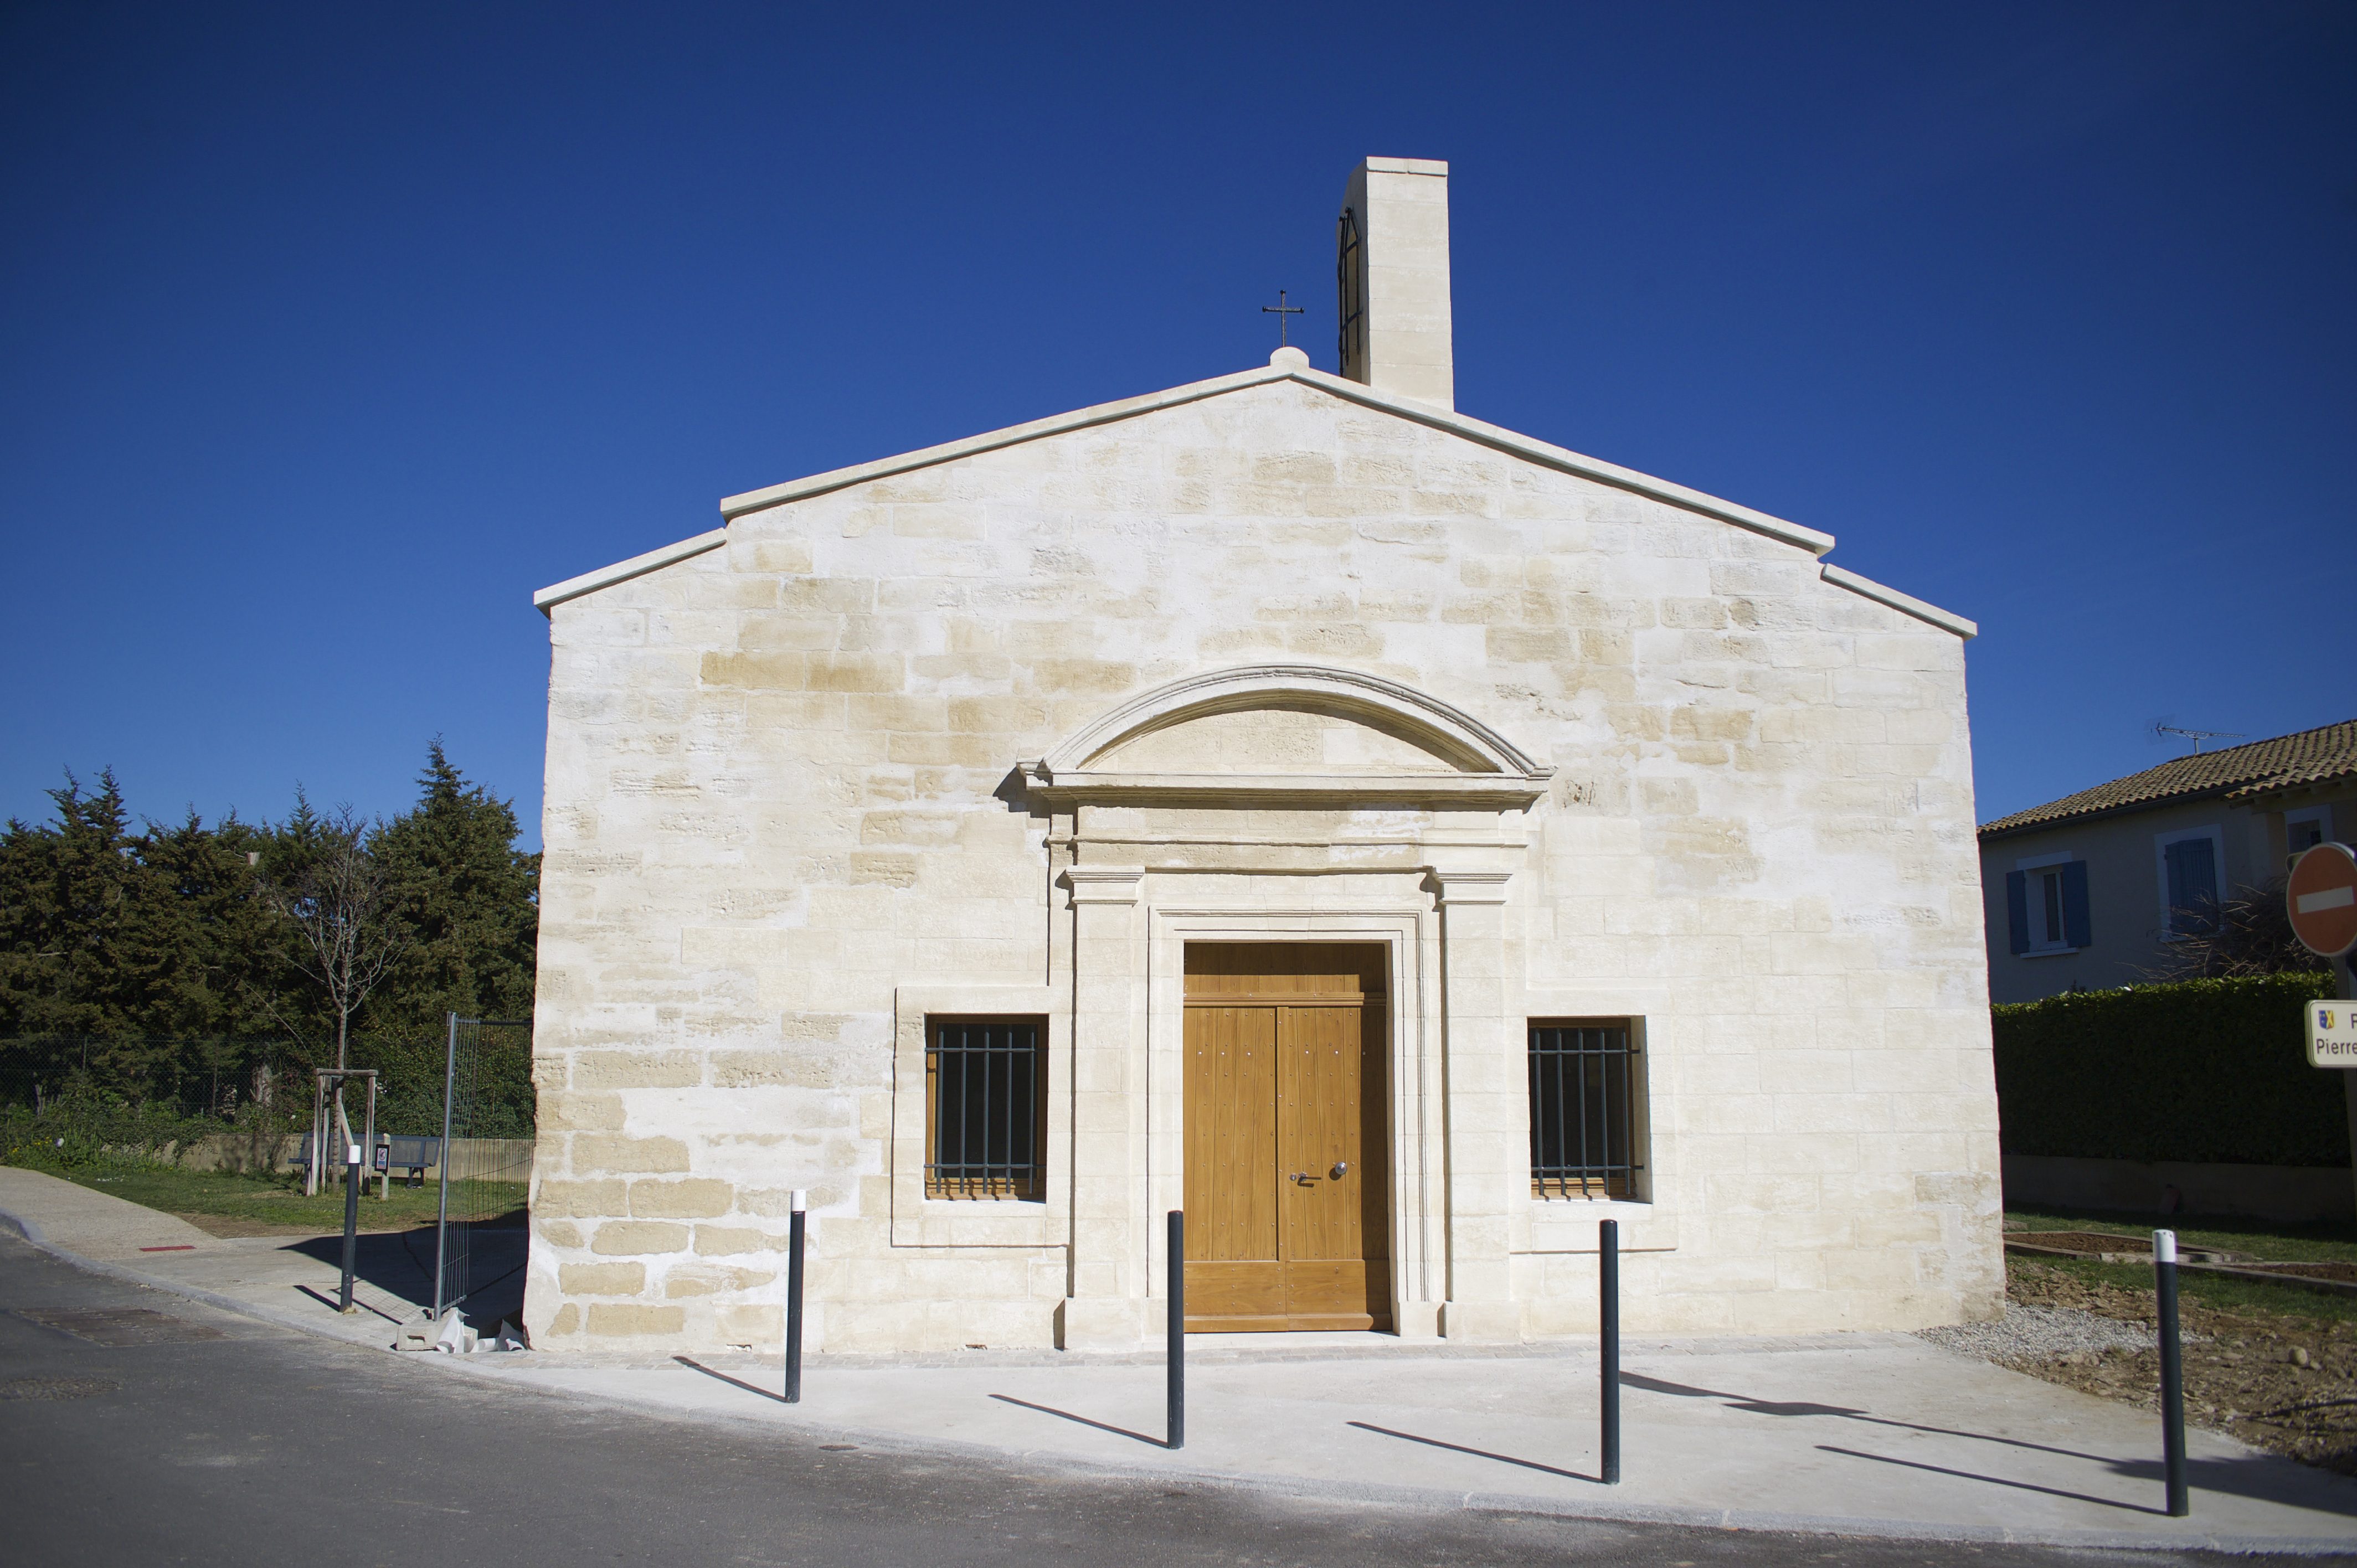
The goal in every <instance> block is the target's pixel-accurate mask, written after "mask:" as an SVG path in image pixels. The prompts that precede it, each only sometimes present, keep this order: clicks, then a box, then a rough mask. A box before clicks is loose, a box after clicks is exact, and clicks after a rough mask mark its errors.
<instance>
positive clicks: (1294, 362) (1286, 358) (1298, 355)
mask: <svg viewBox="0 0 2357 1568" xmlns="http://www.w3.org/2000/svg"><path fill="white" fill-rule="evenodd" d="M1268 362H1269V363H1270V364H1272V365H1274V366H1275V367H1276V368H1277V369H1278V370H1280V371H1306V370H1308V368H1309V356H1308V355H1307V354H1305V353H1303V352H1302V351H1301V350H1300V349H1278V350H1277V351H1276V352H1275V353H1274V354H1271V355H1270V356H1269V357H1268Z"/></svg>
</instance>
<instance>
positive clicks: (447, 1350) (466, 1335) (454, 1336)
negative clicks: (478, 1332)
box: [434, 1306, 475, 1356]
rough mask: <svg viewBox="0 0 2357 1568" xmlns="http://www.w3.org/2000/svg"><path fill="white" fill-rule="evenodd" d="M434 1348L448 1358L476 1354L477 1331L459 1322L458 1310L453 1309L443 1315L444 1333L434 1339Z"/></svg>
mask: <svg viewBox="0 0 2357 1568" xmlns="http://www.w3.org/2000/svg"><path fill="white" fill-rule="evenodd" d="M434 1348H436V1350H439V1351H441V1352H442V1353H443V1354H444V1355H446V1356H468V1355H472V1354H473V1353H474V1349H475V1331H474V1330H473V1329H471V1328H469V1327H468V1326H466V1325H465V1324H464V1323H462V1322H460V1321H459V1320H458V1309H457V1307H455V1306H454V1307H452V1308H451V1309H450V1310H449V1311H447V1312H446V1313H444V1314H443V1315H442V1331H441V1332H440V1333H439V1334H436V1336H435V1337H434Z"/></svg>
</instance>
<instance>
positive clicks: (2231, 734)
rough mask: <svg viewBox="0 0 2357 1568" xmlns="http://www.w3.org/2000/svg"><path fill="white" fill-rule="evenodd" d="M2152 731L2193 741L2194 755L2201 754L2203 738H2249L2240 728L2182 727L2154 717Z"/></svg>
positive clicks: (2160, 734)
mask: <svg viewBox="0 0 2357 1568" xmlns="http://www.w3.org/2000/svg"><path fill="white" fill-rule="evenodd" d="M2152 733H2153V734H2154V735H2156V736H2162V735H2174V736H2183V737H2185V738H2186V739H2187V740H2190V741H2191V742H2192V743H2193V755H2194V756H2196V757H2199V756H2201V743H2202V742H2203V741H2205V740H2246V739H2248V738H2249V737H2248V736H2245V735H2244V734H2243V732H2242V731H2240V730H2231V729H2184V728H2180V727H2179V726H2178V725H2173V724H2169V723H2167V722H2165V721H2163V720H2159V719H2155V720H2154V721H2153V725H2152Z"/></svg>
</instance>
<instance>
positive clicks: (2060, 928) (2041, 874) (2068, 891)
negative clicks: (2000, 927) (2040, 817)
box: [2005, 854, 2094, 958]
mask: <svg viewBox="0 0 2357 1568" xmlns="http://www.w3.org/2000/svg"><path fill="white" fill-rule="evenodd" d="M2005 904H2006V924H2007V927H2008V935H2009V936H2010V937H2011V939H2012V941H2011V949H2012V951H2013V952H2014V953H2016V954H2017V955H2018V956H2020V957H2022V958H2040V957H2043V956H2045V955H2046V954H2049V953H2066V952H2077V951H2078V950H2080V949H2081V948H2083V947H2087V946H2090V945H2091V944H2092V943H2093V940H2094V933H2093V922H2092V921H2091V920H2090V919H2089V918H2088V915H2087V863H2086V862H2085V861H2083V860H2073V859H2072V857H2071V856H2070V855H2068V854H2048V855H2040V856H2039V857H2037V858H2036V859H2032V860H2024V861H2018V862H2017V863H2016V869H2015V870H2013V871H2011V872H2008V873H2007V875H2006V879H2005Z"/></svg>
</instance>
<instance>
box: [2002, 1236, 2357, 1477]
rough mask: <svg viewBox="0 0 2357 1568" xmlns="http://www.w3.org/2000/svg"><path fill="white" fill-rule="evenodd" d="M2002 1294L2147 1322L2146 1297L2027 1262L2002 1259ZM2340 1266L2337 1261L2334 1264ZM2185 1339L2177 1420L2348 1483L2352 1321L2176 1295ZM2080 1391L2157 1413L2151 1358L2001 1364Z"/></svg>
mask: <svg viewBox="0 0 2357 1568" xmlns="http://www.w3.org/2000/svg"><path fill="white" fill-rule="evenodd" d="M2006 1262H2007V1277H2008V1284H2007V1293H2008V1294H2010V1295H2011V1296H2012V1298H2013V1299H2014V1300H2015V1301H2018V1302H2020V1303H2023V1304H2024V1305H2032V1306H2056V1307H2069V1308H2075V1309H2077V1310H2079V1311H2082V1312H2092V1313H2094V1314H2097V1315H2098V1316H2104V1317H2110V1318H2116V1319H2118V1320H2119V1321H2121V1322H2124V1323H2133V1324H2136V1325H2139V1326H2147V1327H2148V1326H2151V1325H2152V1323H2153V1321H2154V1319H2155V1317H2156V1316H2157V1315H2158V1306H2157V1305H2156V1304H2155V1301H2154V1296H2153V1293H2152V1292H2151V1291H2149V1290H2143V1291H2136V1290H2123V1289H2120V1288H2118V1287H2116V1286H2113V1285H2108V1284H2102V1283H2091V1282H2088V1281H2085V1280H2082V1279H2081V1278H2079V1277H2078V1276H2077V1275H2075V1274H2072V1273H2069V1272H2067V1271H2065V1270H2062V1269H2057V1268H2053V1267H2050V1266H2048V1265H2046V1264H2042V1263H2039V1262H2033V1261H2032V1260H2030V1259H2028V1258H2008V1259H2007V1261H2006ZM2341 1266H2342V1267H2346V1265H2341ZM2179 1323H2180V1325H2181V1326H2182V1327H2183V1329H2184V1331H2185V1333H2186V1335H2187V1337H2189V1339H2190V1338H2191V1337H2193V1336H2196V1335H2198V1336H2200V1337H2201V1343H2188V1344H2187V1345H2186V1346H2185V1348H2184V1358H2185V1420H2186V1423H2187V1424H2188V1425H2191V1426H2201V1427H2206V1428H2208V1429H2209V1430H2210V1431H2212V1432H2220V1433H2224V1434H2227V1435H2228V1436H2231V1437H2235V1438H2239V1439H2240V1440H2241V1441H2243V1442H2244V1443H2247V1444H2251V1445H2252V1446H2253V1447H2255V1448H2265V1449H2267V1450H2269V1451H2270V1452H2273V1453H2276V1454H2283V1455H2289V1456H2290V1457H2292V1458H2295V1459H2299V1460H2304V1461H2306V1462H2307V1463H2309V1464H2311V1465H2318V1466H2323V1467H2324V1468H2326V1469H2329V1470H2337V1471H2339V1472H2340V1473H2341V1474H2342V1475H2346V1476H2357V1324H2352V1323H2350V1322H2346V1321H2341V1322H2329V1321H2324V1320H2320V1319H2317V1318H2310V1317H2298V1316H2288V1315H2281V1314H2274V1313H2251V1312H2244V1313H2226V1312H2217V1311H2212V1310H2211V1309H2210V1308H2208V1307H2204V1306H2201V1305H2198V1304H2196V1303H2195V1302H2193V1301H2192V1300H2190V1298H2184V1297H2180V1298H2179ZM2009 1364H2011V1365H2012V1366H2013V1367H2014V1369H2016V1370H2017V1371H2022V1372H2027V1373H2029V1374H2030V1375H2031V1376H2033V1377H2038V1378H2042V1379H2044V1380H2047V1381H2048V1382H2052V1383H2061V1384H2062V1385H2063V1386H2064V1387H2066V1388H2073V1389H2077V1390H2079V1391H2082V1392H2083V1393H2091V1394H2097V1395H2101V1396H2102V1397H2104V1398H2105V1399H2116V1400H2125V1401H2126V1402H2129V1403H2131V1404H2135V1405H2139V1406H2141V1407H2143V1408H2145V1409H2147V1410H2152V1411H2156V1412H2157V1411H2158V1409H2159V1406H2160V1353H2159V1351H2158V1350H2106V1351H2104V1352H2102V1353H2101V1354H2100V1355H2099V1354H2095V1353H2093V1352H2088V1351H2081V1352H2078V1353H2077V1354H2074V1355H2068V1356H2061V1357H2051V1358H2041V1359H2030V1360H2023V1361H2018V1362H2013V1363H2009Z"/></svg>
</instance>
